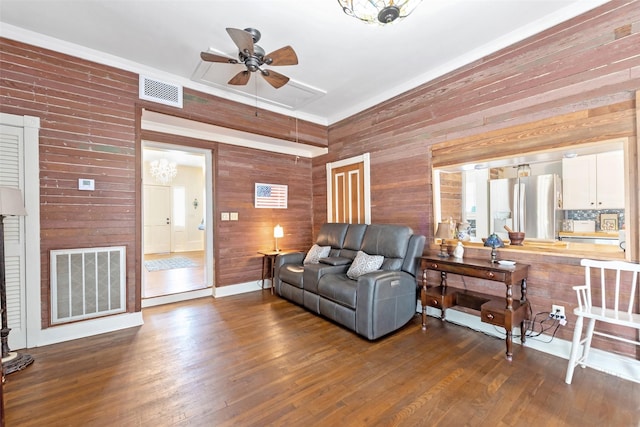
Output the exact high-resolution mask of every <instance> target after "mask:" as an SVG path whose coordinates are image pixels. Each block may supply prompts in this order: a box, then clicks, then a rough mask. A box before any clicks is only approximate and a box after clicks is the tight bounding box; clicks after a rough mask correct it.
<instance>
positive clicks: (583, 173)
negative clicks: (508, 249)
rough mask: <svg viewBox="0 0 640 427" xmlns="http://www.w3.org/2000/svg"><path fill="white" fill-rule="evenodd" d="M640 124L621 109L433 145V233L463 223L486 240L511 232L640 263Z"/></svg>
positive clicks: (628, 107)
mask: <svg viewBox="0 0 640 427" xmlns="http://www.w3.org/2000/svg"><path fill="white" fill-rule="evenodd" d="M635 121H636V108H635V105H634V104H633V103H621V104H617V105H615V106H610V107H608V109H605V110H602V109H601V110H585V112H579V113H576V114H567V115H565V116H558V117H554V118H551V119H545V120H541V121H539V122H535V123H528V124H523V125H519V126H514V127H512V128H508V129H500V130H496V131H491V132H487V133H485V134H481V135H474V136H467V137H463V138H459V139H455V140H449V141H446V142H443V143H440V144H434V145H433V146H432V147H431V155H432V165H433V194H434V200H433V206H434V219H435V221H434V228H435V225H437V224H438V222H442V221H445V222H447V221H449V220H451V221H453V222H455V223H461V224H463V225H464V226H465V227H467V231H468V233H467V234H468V236H466V235H465V236H464V238H465V239H469V240H470V241H476V242H478V243H481V242H482V240H481V239H482V238H486V237H487V236H488V235H490V234H492V233H497V234H498V235H501V236H504V237H506V236H507V232H506V228H505V226H506V227H507V228H511V229H513V230H516V231H524V232H525V235H526V237H525V242H528V244H529V245H533V246H534V245H535V244H536V243H537V242H539V246H540V247H544V246H545V245H547V246H548V245H549V244H553V245H554V249H557V248H566V253H572V252H573V253H581V254H584V253H585V252H588V251H589V249H586V248H592V249H591V250H592V251H593V250H594V249H593V248H594V246H593V245H598V246H595V248H596V249H595V251H596V252H599V251H601V252H602V253H604V252H607V253H608V254H612V255H611V256H612V257H613V258H622V259H628V260H635V259H636V258H637V252H638V247H637V246H638V244H637V237H638V221H637V220H634V218H637V216H638V196H637V194H635V191H634V189H635V188H636V186H637V182H638V173H639V172H638V165H637V162H636V161H635V160H634V159H637V156H638V150H639V148H638V140H637V138H636V135H635ZM461 147H464V148H461ZM434 232H435V230H434ZM580 245H589V246H580ZM554 252H556V253H557V251H555V250H554Z"/></svg>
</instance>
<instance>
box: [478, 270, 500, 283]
mask: <svg viewBox="0 0 640 427" xmlns="http://www.w3.org/2000/svg"><path fill="white" fill-rule="evenodd" d="M477 277H480V278H482V279H487V280H496V281H498V282H504V281H505V280H506V278H507V275H506V274H505V273H502V272H500V271H482V272H481V274H478V276H477Z"/></svg>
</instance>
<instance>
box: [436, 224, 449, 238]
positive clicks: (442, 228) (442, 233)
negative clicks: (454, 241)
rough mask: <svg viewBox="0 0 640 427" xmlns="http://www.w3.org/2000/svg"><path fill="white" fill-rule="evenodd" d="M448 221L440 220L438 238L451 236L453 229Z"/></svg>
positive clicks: (437, 231)
mask: <svg viewBox="0 0 640 427" xmlns="http://www.w3.org/2000/svg"><path fill="white" fill-rule="evenodd" d="M449 227H450V225H449V223H448V222H439V223H438V229H437V230H436V236H435V237H436V239H443V240H444V239H448V238H450V237H451V230H450V229H449Z"/></svg>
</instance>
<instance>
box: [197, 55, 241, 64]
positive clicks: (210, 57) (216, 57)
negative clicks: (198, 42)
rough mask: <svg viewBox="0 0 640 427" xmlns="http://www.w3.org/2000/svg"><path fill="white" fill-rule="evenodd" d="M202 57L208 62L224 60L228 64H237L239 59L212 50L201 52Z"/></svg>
mask: <svg viewBox="0 0 640 427" xmlns="http://www.w3.org/2000/svg"><path fill="white" fill-rule="evenodd" d="M200 58H201V59H202V60H203V61H207V62H222V63H228V64H237V63H238V61H237V60H235V59H233V58H227V57H226V56H222V55H216V54H215V53H210V52H200Z"/></svg>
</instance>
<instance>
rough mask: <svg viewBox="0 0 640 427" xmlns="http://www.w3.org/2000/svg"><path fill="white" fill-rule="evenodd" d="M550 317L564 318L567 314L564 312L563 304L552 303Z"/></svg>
mask: <svg viewBox="0 0 640 427" xmlns="http://www.w3.org/2000/svg"><path fill="white" fill-rule="evenodd" d="M551 317H553V318H554V319H558V320H562V319H566V318H567V316H566V315H565V313H564V306H563V305H555V304H553V305H552V306H551Z"/></svg>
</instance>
